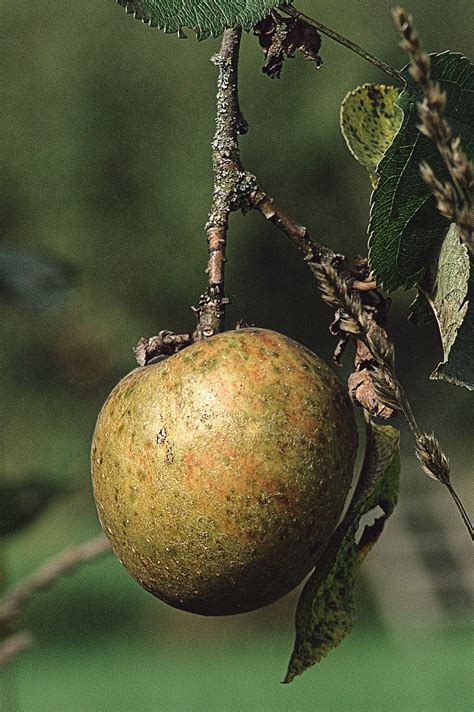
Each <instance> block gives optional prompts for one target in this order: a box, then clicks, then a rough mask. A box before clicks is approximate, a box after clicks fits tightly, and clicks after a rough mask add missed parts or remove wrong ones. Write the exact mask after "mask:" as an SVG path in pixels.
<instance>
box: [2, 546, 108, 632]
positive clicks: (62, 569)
mask: <svg viewBox="0 0 474 712" xmlns="http://www.w3.org/2000/svg"><path fill="white" fill-rule="evenodd" d="M108 551H110V544H109V541H108V539H107V538H106V537H105V536H104V535H103V534H101V535H100V536H98V537H95V538H94V539H91V540H90V541H87V542H85V543H84V544H79V545H78V546H73V547H70V548H69V549H66V550H65V551H62V552H61V553H59V554H57V555H56V556H54V557H53V558H51V559H50V560H49V561H47V562H46V563H45V564H43V565H42V566H40V567H39V569H37V571H35V572H34V573H33V574H31V575H30V576H28V577H27V578H25V579H24V580H23V581H20V583H17V584H15V585H14V586H12V587H11V588H9V589H8V590H7V591H6V593H5V595H4V596H3V598H2V599H1V600H0V625H3V624H5V623H7V622H9V621H11V620H12V619H14V618H16V617H17V616H18V615H19V614H20V612H21V609H22V607H23V606H24V604H25V603H26V602H27V601H28V599H29V598H30V597H31V596H32V595H33V594H34V593H36V592H37V591H41V590H42V589H45V588H48V587H49V586H51V585H52V584H54V583H55V581H56V580H57V579H59V578H60V577H61V576H64V574H68V573H71V572H72V571H74V570H75V569H77V568H78V567H79V566H81V565H82V564H85V563H88V562H89V561H93V560H94V559H97V558H98V557H100V556H103V555H104V554H106V553H107V552H108Z"/></svg>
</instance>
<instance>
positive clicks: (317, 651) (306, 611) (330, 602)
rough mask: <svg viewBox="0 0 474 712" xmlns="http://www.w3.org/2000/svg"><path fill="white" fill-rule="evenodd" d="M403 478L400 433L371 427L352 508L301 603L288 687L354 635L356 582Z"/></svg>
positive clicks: (338, 529) (324, 553)
mask: <svg viewBox="0 0 474 712" xmlns="http://www.w3.org/2000/svg"><path fill="white" fill-rule="evenodd" d="M399 475H400V434H399V432H398V430H396V428H393V427H392V426H390V425H376V424H374V423H369V424H368V426H367V443H366V451H365V458H364V463H363V465H362V471H361V474H360V477H359V482H358V484H357V487H356V491H355V493H354V496H353V498H352V501H351V504H350V506H349V509H348V511H347V514H346V515H345V517H344V519H343V521H342V522H341V524H340V525H339V526H338V528H337V529H336V531H335V533H334V534H333V536H332V538H331V540H330V541H329V544H328V546H327V547H326V549H325V550H324V552H323V553H322V555H321V557H320V559H319V560H318V562H317V564H316V568H315V570H314V573H313V574H312V576H311V577H310V578H309V580H308V581H307V583H306V585H305V587H304V589H303V592H302V594H301V598H300V600H299V603H298V608H297V610H296V641H295V645H294V649H293V653H292V655H291V658H290V662H289V665H288V672H287V674H286V677H285V680H284V682H291V681H292V680H293V679H294V678H295V677H296V676H297V675H301V674H302V673H303V672H304V671H305V670H306V669H307V668H308V667H310V666H311V665H314V664H315V663H317V662H319V661H320V660H321V659H322V658H323V657H324V656H326V655H327V653H328V652H329V650H331V649H332V648H335V647H336V646H337V645H338V644H339V643H340V642H341V641H342V640H343V639H344V637H345V636H346V635H347V634H348V633H350V631H351V630H352V627H353V624H354V618H355V604H354V582H355V577H356V575H357V572H358V569H359V567H360V565H361V563H362V561H363V560H364V558H365V557H366V555H367V554H368V552H369V551H370V549H371V548H372V546H373V545H374V544H375V542H376V541H377V539H378V538H379V536H380V534H381V533H382V530H383V527H384V524H385V521H386V519H387V517H389V516H390V514H391V513H392V511H393V509H394V508H395V505H396V502H397V496H398V483H399ZM375 507H380V508H381V509H382V510H383V515H382V516H381V517H380V518H378V519H376V520H375V522H374V523H373V524H372V525H371V526H366V527H365V528H364V530H363V532H362V536H361V537H360V539H359V540H358V541H357V537H356V535H357V532H358V530H359V525H360V523H361V519H362V517H363V516H364V515H365V514H367V513H368V512H370V511H371V510H372V509H374V508H375Z"/></svg>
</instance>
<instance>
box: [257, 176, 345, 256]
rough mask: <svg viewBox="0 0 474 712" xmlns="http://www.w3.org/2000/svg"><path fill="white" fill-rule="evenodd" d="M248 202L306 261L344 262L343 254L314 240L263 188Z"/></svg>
mask: <svg viewBox="0 0 474 712" xmlns="http://www.w3.org/2000/svg"><path fill="white" fill-rule="evenodd" d="M249 198H250V204H251V206H252V207H253V208H255V210H258V211H259V212H260V213H261V214H262V215H263V217H264V218H265V219H266V220H268V221H269V222H271V223H272V224H273V225H275V227H277V228H278V229H279V230H281V232H283V233H284V234H285V235H286V236H287V237H289V238H290V240H291V241H292V242H293V244H294V245H295V246H296V247H297V248H298V250H299V251H300V252H301V253H302V254H303V257H304V259H305V260H306V262H318V263H322V262H325V263H330V264H334V263H339V264H340V263H342V262H345V258H344V257H343V255H338V254H336V253H335V252H333V250H331V248H330V247H326V245H322V244H320V243H319V242H317V241H316V240H314V239H313V238H312V237H311V235H310V233H309V231H308V228H306V227H304V226H303V225H300V224H299V223H298V222H297V221H296V220H294V219H293V218H292V217H290V216H289V215H287V214H286V213H285V212H284V211H283V210H282V209H281V208H279V207H278V206H277V205H275V203H274V202H273V200H272V198H270V197H269V196H268V195H267V194H266V193H265V191H264V190H262V189H261V188H260V187H258V188H257V189H256V190H254V191H253V192H252V193H251V194H250V196H249Z"/></svg>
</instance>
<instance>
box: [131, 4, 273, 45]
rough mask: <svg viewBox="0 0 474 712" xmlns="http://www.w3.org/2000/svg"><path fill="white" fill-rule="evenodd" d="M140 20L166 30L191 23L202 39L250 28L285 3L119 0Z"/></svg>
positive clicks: (173, 29)
mask: <svg viewBox="0 0 474 712" xmlns="http://www.w3.org/2000/svg"><path fill="white" fill-rule="evenodd" d="M117 2H118V3H119V5H122V7H125V8H126V10H127V12H128V13H131V14H133V15H134V16H135V17H136V18H137V20H143V22H145V23H147V24H148V25H150V26H151V27H159V28H160V29H161V30H164V32H178V33H180V34H181V35H182V28H183V27H189V28H191V29H192V30H194V32H195V33H196V35H197V38H198V39H199V40H203V39H205V38H206V37H209V35H212V36H213V37H216V36H217V35H220V34H222V32H223V31H224V30H225V29H226V27H237V26H238V25H240V26H241V27H243V29H244V30H251V29H252V28H253V27H254V26H255V25H256V24H257V22H259V21H260V20H262V19H263V18H264V17H265V16H266V15H268V13H269V12H270V10H272V9H273V8H274V7H278V6H279V5H282V4H283V3H282V2H281V0H280V2H278V0H277V1H276V2H275V0H117Z"/></svg>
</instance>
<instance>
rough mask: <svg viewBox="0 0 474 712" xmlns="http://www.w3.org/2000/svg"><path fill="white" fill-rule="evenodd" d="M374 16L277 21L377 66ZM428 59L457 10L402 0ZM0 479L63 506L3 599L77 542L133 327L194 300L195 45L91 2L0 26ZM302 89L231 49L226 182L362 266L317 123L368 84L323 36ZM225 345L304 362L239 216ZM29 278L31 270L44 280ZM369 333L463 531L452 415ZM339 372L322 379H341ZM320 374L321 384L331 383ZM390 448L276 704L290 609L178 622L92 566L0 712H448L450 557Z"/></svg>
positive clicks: (464, 654)
mask: <svg viewBox="0 0 474 712" xmlns="http://www.w3.org/2000/svg"><path fill="white" fill-rule="evenodd" d="M390 6H391V3H390V2H388V1H387V0H377V1H375V0H372V1H371V2H369V1H367V0H366V1H364V0H357V2H353V3H342V2H337V3H325V4H320V3H317V2H309V1H308V2H303V1H301V2H299V3H298V7H300V8H301V9H303V10H305V11H307V12H308V13H309V14H312V15H313V16H316V17H318V18H319V19H320V20H321V21H322V22H325V23H326V24H328V25H329V26H332V27H334V28H335V29H337V30H339V31H340V32H342V33H344V34H346V35H348V36H350V37H351V38H353V39H354V40H355V41H357V42H359V43H360V44H362V45H363V46H365V47H367V48H368V49H370V50H371V51H373V52H374V53H375V54H377V55H379V56H380V57H381V58H383V59H384V60H385V61H386V62H388V63H389V64H392V65H393V66H396V67H400V66H402V65H403V64H404V63H405V59H404V56H403V54H402V52H401V50H400V49H399V48H398V46H397V36H396V33H395V31H394V29H393V26H392V22H391V18H390ZM409 10H411V11H412V12H413V13H415V16H416V20H417V24H418V28H419V30H420V32H421V33H422V36H423V38H424V40H425V44H426V46H427V48H428V49H429V50H430V51H441V50H444V49H447V48H450V49H454V50H458V51H461V52H463V53H465V54H468V55H469V54H470V53H471V54H472V27H473V26H474V7H473V5H472V2H470V0H455V1H454V2H452V3H449V5H447V4H446V3H445V2H441V0H434V1H433V2H430V3H426V2H424V1H423V0H411V3H410V6H409ZM0 33H1V38H0V81H1V95H2V108H1V111H0V135H1V140H0V146H1V149H0V226H1V236H2V237H1V247H0V251H1V257H0V260H2V261H3V263H4V264H7V265H8V267H9V269H8V274H9V276H8V277H5V270H4V269H3V272H2V281H1V285H0V287H1V290H0V291H1V297H0V298H1V302H0V309H1V345H2V346H1V374H0V380H1V389H2V409H1V413H2V423H1V429H2V451H1V458H2V460H1V470H2V476H3V477H5V478H10V479H12V480H14V481H23V480H26V479H27V478H29V477H36V478H37V479H38V480H39V479H48V480H49V481H54V482H57V483H59V484H61V485H64V486H66V487H67V488H68V489H69V490H70V492H69V493H68V494H66V495H64V496H63V497H60V498H59V499H57V500H56V501H55V502H54V503H53V504H52V505H51V506H50V507H49V508H48V509H47V511H46V512H45V513H44V514H43V515H42V516H41V517H40V518H38V519H37V520H36V521H35V522H34V523H32V524H31V525H30V526H29V527H28V528H27V529H24V530H23V531H22V532H20V533H18V534H16V535H15V536H13V537H10V538H9V539H8V542H7V543H6V544H5V545H4V550H5V553H6V566H7V571H8V577H9V580H10V582H12V581H15V580H17V579H18V578H20V577H22V576H23V575H25V574H26V573H28V572H29V571H31V570H32V569H33V568H35V567H36V566H37V565H38V564H39V563H40V562H42V561H44V559H45V558H46V557H48V556H50V555H52V554H54V553H55V552H58V551H59V550H61V549H62V548H63V547H65V546H67V545H70V544H73V543H78V542H81V541H83V540H84V539H86V538H87V537H89V536H91V535H93V534H95V533H98V531H99V526H98V522H97V518H96V514H95V509H94V505H93V501H92V496H91V486H90V478H89V447H90V439H91V433H92V430H93V427H94V422H95V418H96V416H97V413H98V410H99V408H100V405H101V403H102V402H103V400H104V398H105V397H106V395H107V393H108V392H109V390H110V389H111V387H112V386H113V385H114V384H115V383H116V381H117V380H118V379H119V378H121V377H122V376H123V375H124V374H125V373H127V372H128V371H129V370H130V369H131V368H133V366H134V361H133V357H132V351H131V349H132V347H133V345H134V344H135V343H136V341H137V340H138V338H139V337H140V336H142V335H151V334H154V333H157V331H158V330H159V329H163V328H166V329H171V330H175V331H183V330H189V329H192V328H193V325H194V316H193V314H192V312H191V310H190V306H191V305H192V304H196V302H197V300H198V297H199V294H200V293H201V291H202V290H203V287H204V283H205V275H204V268H205V262H206V244H205V234H204V232H203V224H204V222H205V220H206V214H207V210H208V206H209V200H210V193H211V181H212V175H211V163H210V150H209V144H210V141H211V138H212V133H213V124H214V102H215V96H214V95H215V86H214V82H215V67H214V66H213V65H212V64H211V63H210V62H209V57H210V55H211V54H212V53H213V52H215V51H216V50H217V48H218V41H216V40H207V41H206V42H203V43H201V44H198V43H196V41H195V40H194V39H193V38H192V37H191V36H190V37H189V39H187V40H178V39H177V38H176V37H175V36H164V35H163V34H162V33H160V32H159V31H158V30H152V29H149V28H146V27H145V26H143V25H142V24H141V23H139V22H136V21H134V20H133V19H132V18H131V17H127V16H126V14H125V12H124V11H123V10H122V9H121V8H119V7H118V6H117V5H116V4H115V3H114V2H113V0H102V2H100V3H98V2H96V1H94V0H82V2H80V3H76V2H64V3H53V4H46V5H45V4H44V3H37V2H34V1H33V0H3V2H2V3H1V7H0ZM321 54H322V57H323V60H324V65H323V68H322V69H321V70H319V71H316V70H315V68H314V67H313V66H312V65H310V64H308V63H305V62H304V61H303V60H302V59H301V58H298V59H294V60H291V61H287V62H286V64H285V67H284V71H283V76H282V79H281V80H280V81H271V80H270V79H268V78H267V77H266V76H264V75H263V74H262V72H261V69H260V67H261V64H262V57H261V54H260V50H259V47H258V43H257V41H256V38H254V37H252V36H245V37H244V41H243V50H242V63H241V67H242V68H241V103H242V107H243V109H244V111H245V114H246V117H247V119H248V121H249V123H250V127H251V128H250V133H249V134H248V136H246V137H245V138H243V140H242V155H243V160H244V162H245V165H246V166H247V167H248V168H249V169H250V170H253V171H255V172H256V173H257V174H258V177H259V180H260V182H261V184H262V185H263V186H264V187H265V189H266V190H267V191H268V192H269V193H270V195H273V196H274V197H275V198H276V200H277V201H278V203H279V204H280V205H281V206H282V207H284V208H286V209H287V210H288V211H289V212H290V213H291V214H293V215H295V216H296V217H298V219H299V220H300V221H302V222H303V223H305V224H308V225H309V226H310V227H311V229H312V231H313V233H314V234H315V235H316V236H317V237H319V238H320V239H321V240H322V241H324V242H326V243H327V244H329V245H331V246H332V247H333V248H334V249H335V250H340V251H342V252H344V253H346V254H347V255H348V256H349V257H353V256H354V255H356V254H358V253H365V252H366V226H367V218H368V199H369V194H370V186H369V181H368V179H367V176H366V174H365V172H364V169H363V168H362V167H360V166H359V165H358V164H356V163H355V162H354V161H353V159H352V157H351V156H350V155H349V153H348V151H347V149H346V147H345V145H344V143H343V139H342V138H341V136H340V133H339V128H338V111H339V105H340V102H341V100H342V98H343V97H344V95H345V93H346V92H347V91H349V90H350V89H352V88H354V87H355V86H357V85H358V84H360V83H363V82H366V81H387V82H388V83H389V82H390V79H389V78H386V77H384V76H383V75H381V74H380V73H379V72H378V71H377V70H376V69H374V68H373V67H372V66H371V65H369V64H367V63H365V62H364V61H363V60H361V59H360V58H358V57H356V56H355V55H353V54H351V53H350V52H348V51H347V50H345V49H344V48H342V47H340V46H338V45H335V44H334V43H332V42H331V41H330V40H328V39H326V38H324V39H323V46H322V50H321ZM228 256H229V262H228V271H227V292H228V294H229V296H231V298H232V306H231V307H230V309H229V325H232V324H234V323H235V322H237V320H239V319H241V318H243V319H245V320H246V321H248V322H251V323H255V324H258V325H260V326H265V327H269V328H274V329H277V330H279V331H282V332H284V333H286V334H288V335H290V336H292V337H293V338H295V339H297V340H299V341H301V342H302V343H304V344H306V345H307V346H308V347H310V348H311V349H313V350H315V351H316V352H317V353H318V354H320V355H321V356H322V357H323V358H325V359H326V360H330V358H331V353H332V349H333V347H334V342H333V340H332V338H331V337H330V336H329V334H328V331H327V327H328V324H329V321H330V317H331V314H330V311H329V310H328V309H327V308H325V307H324V306H323V305H322V304H321V300H320V298H319V296H318V293H317V288H316V285H315V282H314V280H313V279H312V277H311V275H310V273H309V271H308V270H307V268H306V267H305V265H304V264H303V263H302V261H301V259H300V257H299V255H298V254H296V252H295V250H294V248H293V246H292V245H291V244H289V242H286V240H285V238H284V237H283V236H281V235H280V234H279V233H277V232H276V231H274V230H273V229H272V228H271V226H268V225H266V224H265V221H263V220H262V219H261V218H260V216H259V215H256V214H249V215H247V216H246V217H242V216H241V215H235V216H233V218H232V221H231V232H230V240H229V253H228ZM51 265H53V267H52V266H51ZM412 296H413V295H411V294H402V293H400V294H396V295H394V307H393V310H392V322H391V330H392V334H393V337H394V339H395V343H396V344H397V347H398V348H397V360H398V368H399V373H400V376H401V378H402V379H403V381H404V383H405V384H406V386H407V390H408V391H409V393H410V395H411V397H412V400H413V404H414V407H415V409H416V411H417V414H418V416H419V420H420V422H421V423H422V424H423V426H424V427H425V428H426V429H429V430H430V429H431V428H433V429H434V430H435V432H437V433H438V435H439V436H440V437H441V439H442V442H443V445H444V446H445V449H446V451H447V453H448V454H449V456H450V458H451V462H452V469H453V473H454V479H455V483H456V486H457V488H458V490H459V492H460V494H461V495H462V497H463V498H464V500H465V503H466V504H467V506H468V507H470V509H471V511H472V507H473V504H474V502H473V498H472V485H471V484H470V478H471V476H472V472H471V470H472V452H473V448H472V437H471V436H472V395H470V394H469V393H468V392H467V391H463V390H461V389H457V388H455V387H453V386H449V385H446V384H442V383H438V382H432V381H429V380H428V377H429V374H430V372H431V370H432V368H433V367H434V366H435V365H436V364H437V362H438V361H439V359H440V355H441V351H440V343H439V338H438V335H437V333H436V329H435V328H434V327H428V328H425V329H423V330H421V331H420V330H415V329H414V327H412V326H410V325H409V324H407V322H406V314H407V307H408V304H409V302H410V299H411V297H412ZM349 362H350V358H349V359H348V365H350V364H349ZM339 373H340V376H341V378H342V379H344V378H345V374H346V370H345V369H342V370H341V371H340V372H339ZM400 426H401V428H402V431H403V481H402V495H401V502H400V506H399V509H398V512H397V513H396V515H394V517H393V518H392V520H391V521H390V523H389V524H388V526H387V529H386V533H385V535H384V537H383V540H382V541H381V542H380V544H379V545H378V546H377V547H376V550H375V551H374V552H373V553H372V554H371V555H370V557H369V558H368V559H367V561H366V563H365V564H364V569H365V571H364V575H363V577H362V580H361V582H360V584H359V590H358V601H359V619H358V622H357V624H356V628H355V631H354V633H353V634H352V635H351V636H350V637H349V638H348V639H346V641H344V642H343V643H342V644H341V646H340V647H339V648H338V649H337V650H335V651H333V652H332V653H331V655H330V656H329V658H328V659H327V660H325V661H323V662H322V663H321V664H320V665H319V666H318V667H317V668H314V669H312V670H310V671H308V672H306V673H305V675H304V676H303V677H302V678H301V679H298V680H296V681H295V682H294V683H293V684H292V685H290V686H282V685H281V684H280V680H281V679H282V676H283V674H284V671H285V665H286V662H287V659H288V656H289V653H290V650H291V646H292V642H293V611H294V606H295V603H296V600H297V594H296V593H294V594H290V595H289V596H288V597H286V598H285V599H284V600H283V601H281V602H279V603H278V604H275V605H273V606H271V607H268V608H266V609H264V610H262V611H259V612H256V613H253V614H247V615H242V616H237V617H232V618H223V619H204V618H200V617H197V616H193V615H191V614H186V613H182V612H177V611H173V610H172V609H170V608H168V607H166V606H165V605H164V604H162V603H160V602H158V601H157V600H155V599H153V598H152V597H151V596H150V595H148V594H146V593H145V592H144V591H142V590H141V589H140V588H139V586H138V585H137V584H135V582H134V581H133V580H132V579H131V578H130V577H129V576H128V574H127V573H126V572H125V571H124V570H123V569H122V568H121V566H120V564H119V563H118V562H117V561H116V560H115V559H114V558H113V557H112V556H110V557H107V558H104V559H103V560H101V561H98V562H96V563H94V564H91V565H90V566H87V567H84V568H83V569H82V570H81V571H80V572H79V573H76V574H74V575H73V576H71V577H69V578H66V579H64V580H62V581H61V582H59V583H58V584H57V585H56V586H55V587H54V588H53V589H50V590H49V591H47V592H44V593H40V594H38V595H37V596H36V597H35V599H34V600H33V601H32V602H31V604H30V605H29V606H28V609H27V617H26V623H27V624H28V625H29V626H30V627H31V629H32V630H33V632H34V635H35V638H36V645H35V647H34V648H32V649H31V651H29V652H28V653H26V654H24V655H23V656H22V657H21V659H20V660H19V661H18V663H17V664H16V666H15V669H14V671H13V672H12V671H10V672H9V673H8V674H6V673H4V674H2V678H1V680H0V685H1V689H0V695H1V697H0V699H1V702H0V707H1V709H2V710H6V711H8V712H9V711H10V710H15V709H18V710H20V711H21V712H55V711H56V710H57V711H61V712H96V711H97V712H106V711H109V710H110V711H112V710H113V711H114V712H121V711H122V710H123V711H125V710H127V711H130V712H145V711H147V712H148V711H149V710H160V711H163V712H168V711H170V712H175V711H176V712H178V711H181V710H189V711H190V712H194V711H196V712H200V711H201V710H216V711H220V710H224V711H229V712H233V711H234V710H235V711H237V710H247V711H253V710H269V711H270V710H271V711H273V710H314V711H318V712H319V711H321V712H340V711H341V712H342V711H346V710H347V711H349V710H351V711H352V712H372V711H373V712H379V711H383V712H386V711H392V710H393V711H395V710H396V711H397V712H402V711H405V710H408V709H410V710H413V711H414V712H421V711H422V710H423V711H424V710H430V711H435V710H440V711H441V710H456V711H457V712H461V711H464V710H470V709H472V705H473V702H474V689H473V683H472V679H473V672H474V670H473V663H472V654H471V655H469V651H470V650H471V653H472V646H470V643H471V641H472V639H471V641H470V631H469V628H468V621H469V618H470V614H472V596H473V589H472V573H471V572H470V568H469V563H470V562H469V556H470V551H469V542H468V537H467V534H466V532H465V530H464V529H463V527H462V524H461V523H460V521H459V518H458V515H457V513H456V511H455V509H454V507H453V505H452V504H451V501H450V499H449V498H448V496H447V494H445V492H444V491H443V490H442V489H441V487H440V486H439V485H437V484H435V483H434V482H431V481H428V480H425V479H423V477H422V475H421V474H420V473H419V471H418V467H417V464H416V462H415V458H414V455H413V452H412V441H411V439H410V435H409V433H408V432H407V431H406V429H405V428H404V427H403V424H402V423H400Z"/></svg>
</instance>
